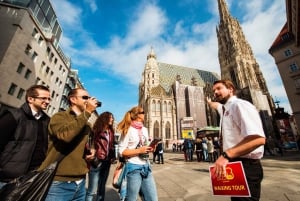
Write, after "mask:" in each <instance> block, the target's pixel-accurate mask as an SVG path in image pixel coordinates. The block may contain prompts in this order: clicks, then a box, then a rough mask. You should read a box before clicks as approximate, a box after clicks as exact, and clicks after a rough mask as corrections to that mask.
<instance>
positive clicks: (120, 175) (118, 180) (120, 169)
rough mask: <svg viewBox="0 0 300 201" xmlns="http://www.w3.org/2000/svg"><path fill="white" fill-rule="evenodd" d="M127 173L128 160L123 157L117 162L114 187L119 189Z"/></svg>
mask: <svg viewBox="0 0 300 201" xmlns="http://www.w3.org/2000/svg"><path fill="white" fill-rule="evenodd" d="M125 175H126V161H125V160H124V159H123V158H121V159H119V161H118V163H117V166H116V169H115V171H114V175H113V182H112V185H113V187H114V188H116V189H119V188H120V187H121V185H122V181H123V179H124V177H125Z"/></svg>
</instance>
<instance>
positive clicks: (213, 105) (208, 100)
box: [206, 96, 221, 110]
mask: <svg viewBox="0 0 300 201" xmlns="http://www.w3.org/2000/svg"><path fill="white" fill-rule="evenodd" d="M206 102H207V104H208V105H209V107H211V108H212V109H215V110H216V109H217V108H218V105H219V104H221V103H219V102H213V101H212V100H211V98H210V97H208V96H207V97H206Z"/></svg>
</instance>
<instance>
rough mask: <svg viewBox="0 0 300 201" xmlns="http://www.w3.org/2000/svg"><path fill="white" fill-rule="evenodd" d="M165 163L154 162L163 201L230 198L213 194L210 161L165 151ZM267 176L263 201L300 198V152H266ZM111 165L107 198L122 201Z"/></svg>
mask: <svg viewBox="0 0 300 201" xmlns="http://www.w3.org/2000/svg"><path fill="white" fill-rule="evenodd" d="M164 157H165V164H153V165H152V167H153V174H154V177H155V181H156V185H157V190H158V199H159V201H229V200H230V198H228V197H220V196H213V195H212V190H211V183H210V178H209V172H208V167H209V166H210V165H212V163H208V162H196V161H195V162H185V161H184V160H183V154H182V153H165V154H164ZM262 164H263V168H264V180H263V182H262V195H261V201H299V200H300V152H296V151H291V152H287V153H285V155H284V156H283V157H282V156H266V157H265V158H264V159H263V160H262ZM115 165H116V164H113V165H112V167H111V174H110V176H109V179H108V182H107V188H106V194H107V195H106V199H105V201H118V200H119V197H118V193H117V191H116V189H114V188H113V187H112V185H111V182H112V178H111V176H112V173H113V170H114V168H115Z"/></svg>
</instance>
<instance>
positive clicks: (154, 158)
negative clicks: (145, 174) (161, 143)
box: [152, 144, 158, 163]
mask: <svg viewBox="0 0 300 201" xmlns="http://www.w3.org/2000/svg"><path fill="white" fill-rule="evenodd" d="M156 146H157V144H156V145H155V146H154V149H153V152H152V155H153V158H152V161H153V163H156V161H157V160H156V157H157V156H158V149H157V148H156Z"/></svg>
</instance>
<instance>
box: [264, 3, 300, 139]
mask: <svg viewBox="0 0 300 201" xmlns="http://www.w3.org/2000/svg"><path fill="white" fill-rule="evenodd" d="M286 15H287V22H286V24H285V25H284V26H283V28H282V30H281V31H280V33H279V34H278V36H277V37H276V39H275V41H274V42H273V44H272V46H271V47H270V49H269V53H270V54H271V55H272V56H273V57H274V60H275V63H276V65H277V68H278V70H279V73H280V76H281V79H282V82H283V85H284V88H285V90H286V93H287V96H288V99H289V102H290V105H291V108H292V111H293V118H292V119H293V122H294V123H295V124H294V125H295V126H294V131H295V132H296V133H297V134H298V135H300V131H299V129H300V30H299V29H300V2H299V0H286Z"/></svg>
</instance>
